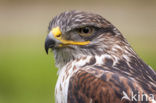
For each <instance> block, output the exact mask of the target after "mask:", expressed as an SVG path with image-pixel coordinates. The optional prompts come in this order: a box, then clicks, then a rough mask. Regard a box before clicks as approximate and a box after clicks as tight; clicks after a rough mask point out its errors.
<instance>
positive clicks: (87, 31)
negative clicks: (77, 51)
mask: <svg viewBox="0 0 156 103" xmlns="http://www.w3.org/2000/svg"><path fill="white" fill-rule="evenodd" d="M93 31H94V30H93V28H91V27H83V28H80V29H79V33H80V35H81V36H84V37H88V36H90V35H92V34H93Z"/></svg>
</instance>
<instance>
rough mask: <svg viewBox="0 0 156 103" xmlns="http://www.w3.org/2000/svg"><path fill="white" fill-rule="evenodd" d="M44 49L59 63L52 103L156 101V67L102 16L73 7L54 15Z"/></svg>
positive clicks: (151, 102) (152, 102) (141, 102)
mask: <svg viewBox="0 0 156 103" xmlns="http://www.w3.org/2000/svg"><path fill="white" fill-rule="evenodd" d="M48 49H52V51H53V53H54V57H55V64H56V66H57V67H58V75H59V76H58V80H57V83H56V87H55V102H56V103H155V99H156V72H155V71H154V70H153V69H152V68H151V67H150V66H148V65H147V64H145V63H144V62H143V61H142V60H141V59H140V58H139V57H138V56H137V54H136V53H135V52H134V50H133V49H132V47H131V46H130V44H129V43H128V42H127V40H126V39H125V38H124V37H123V35H122V34H121V33H120V31H119V30H118V29H117V28H116V27H115V26H114V25H112V24H111V23H110V22H109V21H107V20H106V19H104V18H103V17H102V16H100V15H98V14H94V13H89V12H83V11H76V10H74V11H66V12H63V13H61V14H60V15H58V16H56V17H54V18H53V19H52V21H50V23H49V27H48V35H47V38H46V40H45V50H46V52H47V53H48Z"/></svg>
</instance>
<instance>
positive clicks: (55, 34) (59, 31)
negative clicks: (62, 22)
mask: <svg viewBox="0 0 156 103" xmlns="http://www.w3.org/2000/svg"><path fill="white" fill-rule="evenodd" d="M52 34H53V35H54V36H55V37H57V36H60V35H61V30H60V28H59V27H56V28H53V29H52Z"/></svg>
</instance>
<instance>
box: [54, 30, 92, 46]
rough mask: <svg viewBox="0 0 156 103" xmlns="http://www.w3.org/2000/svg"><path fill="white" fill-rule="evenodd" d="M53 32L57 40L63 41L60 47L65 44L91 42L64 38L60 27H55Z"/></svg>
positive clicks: (85, 43)
mask: <svg viewBox="0 0 156 103" xmlns="http://www.w3.org/2000/svg"><path fill="white" fill-rule="evenodd" d="M51 32H52V34H53V35H54V37H55V38H56V39H57V40H59V41H61V42H62V44H60V45H59V47H62V46H63V45H87V44H89V43H90V41H83V42H77V41H71V40H64V39H63V38H62V37H61V34H62V33H61V30H60V28H59V27H55V28H53V29H52V31H51Z"/></svg>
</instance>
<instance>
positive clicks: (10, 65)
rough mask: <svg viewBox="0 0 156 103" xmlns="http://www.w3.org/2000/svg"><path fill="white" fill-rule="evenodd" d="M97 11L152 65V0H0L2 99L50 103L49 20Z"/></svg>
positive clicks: (155, 3)
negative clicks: (46, 43)
mask: <svg viewBox="0 0 156 103" xmlns="http://www.w3.org/2000/svg"><path fill="white" fill-rule="evenodd" d="M73 9H74V10H85V11H89V12H94V13H98V14H101V15H102V16H103V17H105V18H106V19H108V20H109V21H111V22H112V23H113V24H114V25H115V26H116V27H117V28H118V29H119V30H120V31H121V32H122V33H123V35H124V36H125V37H126V38H127V39H128V41H129V42H130V44H131V45H132V47H133V48H134V50H135V51H136V52H137V53H138V55H139V56H140V57H141V58H142V59H143V60H144V61H145V62H146V63H147V64H149V65H150V66H151V67H153V68H156V46H155V45H156V0H114V1H113V0H109V1H105V0H101V1H100V0H95V1H93V0H86V1H84V0H77V1H72V0H69V1H67V0H66V1H65V0H64V1H63V0H57V1H53V0H43V1H41V0H33V1H32V0H0V103H53V102H54V87H55V83H56V79H57V68H56V67H55V65H54V59H53V54H52V53H50V55H46V53H45V51H44V40H45V37H46V35H47V27H48V24H49V21H50V20H51V19H52V18H53V17H54V16H55V15H57V14H59V13H60V12H63V11H66V10H73Z"/></svg>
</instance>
